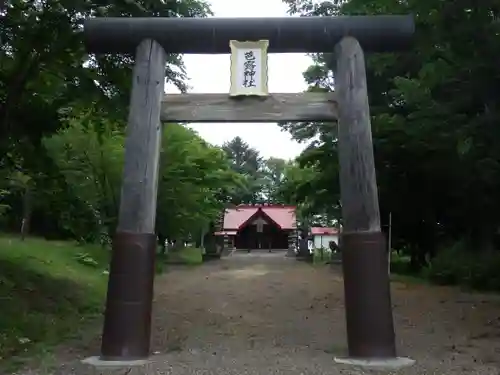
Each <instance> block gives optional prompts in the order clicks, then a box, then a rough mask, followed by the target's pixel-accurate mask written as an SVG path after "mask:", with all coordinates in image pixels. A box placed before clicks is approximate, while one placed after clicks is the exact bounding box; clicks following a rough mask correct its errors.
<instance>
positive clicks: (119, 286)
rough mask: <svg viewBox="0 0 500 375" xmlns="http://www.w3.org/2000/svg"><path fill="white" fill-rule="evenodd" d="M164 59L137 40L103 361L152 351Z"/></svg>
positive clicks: (149, 44)
mask: <svg viewBox="0 0 500 375" xmlns="http://www.w3.org/2000/svg"><path fill="white" fill-rule="evenodd" d="M165 64H166V54H165V51H164V50H163V48H162V47H161V46H160V45H159V44H158V43H157V42H155V41H153V40H144V41H142V42H141V43H140V44H139V46H138V47H137V50H136V61H135V66H134V71H133V81H132V94H131V98H130V110H129V117H128V125H127V138H126V142H125V163H124V169H123V183H122V191H121V201H120V212H119V217H118V228H117V233H116V235H115V238H114V241H113V252H112V259H111V266H110V274H109V283H108V293H107V300H106V312H105V319H104V329H103V337H102V346H101V359H102V360H135V359H144V358H146V357H148V356H149V345H150V332H151V310H152V300H153V280H154V260H155V253H156V236H155V233H154V230H155V220H156V196H157V189H158V173H159V159H160V147H161V144H160V143H161V124H160V108H161V99H162V97H163V94H164V81H165Z"/></svg>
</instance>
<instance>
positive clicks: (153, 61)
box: [84, 15, 414, 361]
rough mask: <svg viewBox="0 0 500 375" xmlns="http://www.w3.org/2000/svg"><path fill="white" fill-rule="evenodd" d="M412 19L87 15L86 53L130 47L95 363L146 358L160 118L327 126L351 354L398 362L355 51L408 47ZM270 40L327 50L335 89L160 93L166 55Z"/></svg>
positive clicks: (272, 47)
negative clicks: (121, 154) (336, 180)
mask: <svg viewBox="0 0 500 375" xmlns="http://www.w3.org/2000/svg"><path fill="white" fill-rule="evenodd" d="M413 33H414V21H413V17H411V16H406V15H401V16H399V15H393V16H353V17H286V18H93V19H88V20H86V21H85V26H84V34H85V43H86V46H87V49H88V51H89V52H93V53H135V56H136V63H135V67H134V72H133V86H132V94H131V99H130V100H131V101H130V112H129V118H128V127H127V139H126V144H125V165H124V172H123V184H122V192H121V204H120V212H119V221H118V229H117V233H116V235H115V238H114V241H113V255H112V260H111V267H110V275H109V285H108V294H107V301H106V313H105V321H104V329H103V337H102V347H101V356H100V360H101V361H122V360H123V361H134V360H143V359H145V358H147V357H148V356H149V346H150V330H151V329H150V325H151V309H152V298H153V278H154V258H155V247H156V241H155V237H156V236H155V233H154V229H155V212H156V195H157V181H158V165H159V151H160V141H161V140H160V138H161V126H160V121H170V122H176V121H177V122H276V121H331V122H334V121H337V120H338V124H339V126H338V138H339V161H340V185H341V186H340V187H341V201H342V216H343V219H344V227H343V230H344V232H343V234H342V244H343V245H342V246H343V251H342V254H343V262H342V264H343V271H344V291H345V306H346V323H347V336H348V349H349V356H350V357H352V358H357V359H370V358H381V359H391V358H396V348H395V334H394V324H393V317H392V308H391V297H390V286H389V277H388V273H387V254H386V245H385V238H384V236H383V234H382V232H381V229H380V214H379V205H378V192H377V184H376V178H375V165H374V158H373V145H372V135H371V125H370V111H369V104H368V95H367V86H366V73H365V60H364V54H363V49H362V48H361V46H363V48H364V50H365V51H371V52H389V51H397V50H403V49H406V48H409V46H410V42H411V40H412V36H413ZM231 40H237V41H257V40H265V41H268V49H269V52H270V53H286V52H299V53H332V52H334V53H335V57H336V75H335V92H334V93H302V94H271V95H269V96H266V97H260V98H255V97H246V98H244V99H238V100H235V99H234V98H231V97H229V95H221V94H185V95H172V96H169V95H167V96H165V95H164V81H165V64H166V54H167V53H206V54H219V53H229V52H230V41H231Z"/></svg>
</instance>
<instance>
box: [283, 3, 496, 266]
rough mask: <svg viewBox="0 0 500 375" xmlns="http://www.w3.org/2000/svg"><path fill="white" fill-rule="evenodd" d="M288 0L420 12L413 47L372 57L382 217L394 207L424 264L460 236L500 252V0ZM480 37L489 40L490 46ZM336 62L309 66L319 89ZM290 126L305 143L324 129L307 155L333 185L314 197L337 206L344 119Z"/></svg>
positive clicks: (320, 7) (319, 59) (332, 8)
mask: <svg viewBox="0 0 500 375" xmlns="http://www.w3.org/2000/svg"><path fill="white" fill-rule="evenodd" d="M285 2H286V3H287V4H289V6H290V12H291V13H294V14H300V15H302V16H307V15H352V14H401V13H413V14H415V19H416V22H417V27H416V43H415V45H414V48H413V49H412V50H411V51H409V52H406V53H397V54H384V55H377V54H374V55H371V56H369V57H368V58H367V79H368V90H369V97H370V108H371V114H372V128H373V138H374V147H375V158H376V167H377V179H378V183H379V194H380V204H381V214H382V217H383V218H384V217H387V215H388V213H389V212H392V214H393V217H394V222H393V224H394V225H393V229H394V231H393V232H394V234H395V237H396V238H395V240H396V242H398V243H400V244H404V246H406V247H407V248H410V249H411V255H412V261H413V264H414V266H415V267H416V268H418V267H420V266H422V265H423V264H425V262H426V255H430V256H431V257H432V256H434V254H435V251H436V249H437V248H438V246H439V244H441V243H443V244H444V243H446V242H447V241H454V240H457V238H462V239H464V240H465V241H466V242H468V243H469V244H472V245H469V247H471V246H472V247H473V248H476V249H478V248H480V249H485V250H487V249H491V247H492V244H493V240H494V238H495V235H496V232H497V228H498V226H499V224H500V222H499V218H498V215H496V214H494V213H495V212H497V210H498V209H499V208H500V207H498V205H499V204H500V203H499V202H500V199H499V198H500V197H499V196H498V194H499V193H498V189H495V188H493V186H498V183H500V162H499V161H500V155H499V151H498V150H499V146H500V131H499V130H498V127H497V126H496V123H497V121H498V119H499V109H500V108H499V104H498V103H499V100H498V99H499V95H500V94H499V93H498V90H496V87H498V83H499V82H498V80H499V79H500V74H499V69H500V68H499V67H498V64H497V63H496V62H497V61H498V59H499V57H500V56H499V54H500V52H499V51H498V49H497V48H495V46H496V45H498V42H499V36H498V35H500V34H499V27H500V24H499V23H498V22H497V16H498V12H499V9H500V7H499V5H500V3H499V2H498V1H487V2H486V3H484V4H483V3H481V6H479V4H472V3H470V2H464V1H456V2H435V1H429V0H427V1H416V0H410V1H405V2H396V1H392V0H368V1H364V0H349V1H346V2H331V1H323V2H319V3H318V2H314V1H309V0H298V1H295V0H286V1H285ZM464 9H465V10H464ZM478 39H481V40H483V41H484V42H482V43H481V45H480V46H479V45H478V44H477V43H475V42H474V41H475V40H478ZM479 56H480V57H479ZM332 63H333V56H332V55H329V54H318V55H315V56H314V66H312V67H310V68H309V69H308V70H307V72H306V73H305V78H306V81H307V82H308V83H309V85H310V89H311V90H333V89H334V82H335V77H334V72H333V70H332ZM283 126H284V127H285V128H286V129H287V130H289V131H291V133H292V135H293V136H294V137H295V138H296V139H301V140H303V141H309V142H312V140H313V138H314V137H316V138H317V137H318V136H319V138H320V140H319V141H316V142H312V143H311V147H310V148H309V150H307V151H306V152H305V153H304V154H303V155H302V156H301V160H302V163H306V164H307V161H308V160H309V164H311V163H314V165H315V168H316V170H317V171H318V174H317V175H316V178H315V181H314V182H313V183H311V186H315V187H314V188H315V189H316V191H321V190H322V189H324V190H325V191H327V192H328V195H327V196H323V197H317V196H315V198H313V200H316V201H318V200H321V201H322V202H324V203H325V202H328V204H329V205H332V206H333V204H334V203H335V200H336V199H335V198H333V199H332V197H335V196H337V197H338V193H339V185H338V181H336V179H337V177H336V175H337V171H336V168H337V167H336V165H337V164H338V162H337V159H336V155H335V154H336V153H335V142H336V139H335V124H332V125H328V124H284V125H283ZM308 155H309V156H311V155H314V160H315V161H313V160H312V158H310V157H309V156H308ZM312 193H313V190H310V191H309V194H310V195H312ZM472 218H473V219H472Z"/></svg>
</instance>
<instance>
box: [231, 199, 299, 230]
mask: <svg viewBox="0 0 500 375" xmlns="http://www.w3.org/2000/svg"><path fill="white" fill-rule="evenodd" d="M259 208H260V209H261V210H262V211H263V213H264V214H266V215H267V216H269V218H270V219H271V220H273V221H274V222H275V223H276V224H278V226H279V227H281V229H295V228H296V227H297V224H296V219H295V206H284V205H265V204H262V205H239V206H237V207H235V208H229V209H227V210H226V214H225V215H224V228H223V229H224V230H231V229H233V230H234V229H239V228H241V227H242V226H245V225H246V223H247V221H248V220H249V219H250V218H251V217H252V216H254V215H255V214H256V213H257V211H259Z"/></svg>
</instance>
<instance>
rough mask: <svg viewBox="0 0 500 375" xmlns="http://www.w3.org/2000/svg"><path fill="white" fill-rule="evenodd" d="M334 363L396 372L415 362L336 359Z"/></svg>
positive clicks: (404, 360) (406, 360) (381, 359)
mask: <svg viewBox="0 0 500 375" xmlns="http://www.w3.org/2000/svg"><path fill="white" fill-rule="evenodd" d="M334 360H335V362H336V363H338V364H342V365H350V366H358V367H364V368H372V369H380V370H397V369H400V368H403V367H409V366H412V365H413V364H415V360H413V359H411V358H406V357H396V358H366V359H365V358H348V357H347V358H346V357H336V358H334Z"/></svg>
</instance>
